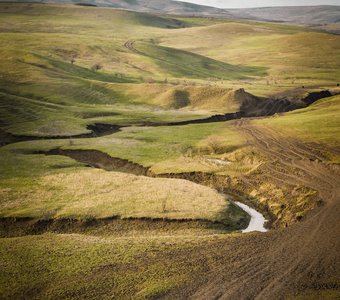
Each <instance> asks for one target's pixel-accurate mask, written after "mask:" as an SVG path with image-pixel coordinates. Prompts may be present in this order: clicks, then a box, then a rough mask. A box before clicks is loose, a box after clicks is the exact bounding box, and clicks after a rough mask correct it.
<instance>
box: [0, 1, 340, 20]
mask: <svg viewBox="0 0 340 300" xmlns="http://www.w3.org/2000/svg"><path fill="white" fill-rule="evenodd" d="M0 2H38V3H64V4H78V5H84V6H100V7H113V8H123V9H129V10H135V11H139V12H149V13H157V14H172V15H183V16H184V15H185V16H203V17H219V18H231V19H248V20H259V21H271V22H285V23H296V24H309V25H324V24H334V23H340V6H328V5H321V6H293V7H292V6H284V7H263V8H249V9H248V8H246V9H220V8H216V7H210V6H204V5H197V4H192V3H187V2H181V1H173V0H19V1H15V0H0Z"/></svg>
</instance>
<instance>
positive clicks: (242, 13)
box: [229, 5, 340, 25]
mask: <svg viewBox="0 0 340 300" xmlns="http://www.w3.org/2000/svg"><path fill="white" fill-rule="evenodd" d="M229 12H230V13H231V14H232V15H233V16H234V17H236V18H239V19H251V20H261V21H274V22H286V23H297V24H311V25H319V24H330V23H340V6H328V5H322V6H293V7H291V6H285V7H261V8H249V9H247V8H246V9H233V10H229Z"/></svg>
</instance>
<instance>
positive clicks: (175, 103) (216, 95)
mask: <svg viewBox="0 0 340 300" xmlns="http://www.w3.org/2000/svg"><path fill="white" fill-rule="evenodd" d="M107 87H109V88H112V89H114V90H116V91H119V92H120V93H121V94H123V95H124V96H126V97H127V98H129V99H133V100H134V101H136V102H141V103H149V104H152V105H157V106H162V107H165V108H175V109H180V108H182V109H183V108H185V109H186V110H188V109H189V110H191V109H194V110H197V109H199V110H208V111H216V112H225V113H226V112H235V111H237V110H238V109H239V104H240V101H239V100H240V99H238V98H237V95H236V94H235V90H234V89H230V88H223V87H220V86H209V85H205V86H199V85H191V84H190V83H189V82H188V85H183V84H180V85H171V84H158V83H154V84H148V83H146V84H110V85H107Z"/></svg>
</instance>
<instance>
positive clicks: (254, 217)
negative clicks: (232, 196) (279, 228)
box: [234, 201, 268, 233]
mask: <svg viewBox="0 0 340 300" xmlns="http://www.w3.org/2000/svg"><path fill="white" fill-rule="evenodd" d="M234 204H236V205H237V206H238V207H240V208H241V209H243V210H244V211H245V212H246V213H247V214H249V215H250V218H251V219H250V222H249V225H248V227H247V228H246V229H244V230H242V233H246V232H252V231H259V232H266V231H268V230H267V229H266V228H265V227H264V224H265V223H266V222H267V220H266V219H265V217H264V216H263V215H262V214H261V213H259V212H258V211H256V210H255V209H253V208H251V207H249V206H248V205H246V204H244V203H241V202H237V201H234Z"/></svg>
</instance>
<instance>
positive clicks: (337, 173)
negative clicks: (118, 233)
mask: <svg viewBox="0 0 340 300" xmlns="http://www.w3.org/2000/svg"><path fill="white" fill-rule="evenodd" d="M235 125H236V127H237V128H238V130H240V131H241V132H242V133H243V134H244V135H245V136H246V137H247V139H248V143H249V144H250V145H252V146H255V147H256V148H258V149H259V150H261V151H262V152H263V153H264V154H265V155H266V156H267V158H268V163H267V164H266V165H265V166H264V169H263V170H264V171H265V172H264V173H265V176H268V177H275V178H277V180H279V181H288V182H289V183H290V184H292V185H298V184H303V185H306V186H309V187H311V188H313V189H315V190H317V191H318V192H319V194H320V197H321V199H322V200H323V202H324V205H323V206H322V207H319V208H317V209H315V210H314V211H313V212H311V213H310V214H309V216H308V217H307V218H306V220H304V221H303V222H300V223H297V224H295V225H293V226H290V227H288V228H285V229H279V230H272V231H270V232H267V233H263V234H251V235H245V236H240V237H237V238H235V239H230V240H227V241H226V242H224V243H223V244H222V243H220V244H219V245H216V247H217V248H216V249H212V251H216V256H215V259H218V260H219V261H220V265H221V267H219V268H218V269H213V270H210V273H208V274H209V275H208V277H207V278H205V279H204V281H203V280H202V279H199V278H197V283H196V284H195V286H191V287H188V286H187V287H183V288H181V289H179V290H177V291H176V292H174V293H171V294H169V295H167V296H166V297H165V298H173V297H178V298H192V299H283V298H285V297H286V296H287V295H288V296H293V297H294V296H296V295H303V296H304V297H305V299H311V298H310V294H308V292H313V293H314V295H315V293H316V295H317V296H318V298H316V299H327V298H328V297H329V296H330V295H331V293H333V296H334V295H337V296H339V295H340V286H339V278H340V257H339V254H340V240H339V233H340V223H339V216H340V202H339V200H340V199H339V192H340V170H339V167H337V166H332V165H330V164H327V163H326V162H322V161H320V160H321V157H320V156H319V155H318V154H317V153H312V149H310V148H309V147H308V146H306V145H303V144H300V143H298V142H292V141H289V140H287V139H284V138H283V137H282V136H281V135H280V133H278V132H274V131H270V130H269V129H261V130H260V129H259V128H257V127H254V126H253V125H252V124H251V121H250V120H239V121H237V122H235ZM249 184H251V182H250V183H249ZM223 251H224V254H223ZM337 296H335V297H337ZM332 299H333V298H332ZM334 299H335V298H334Z"/></svg>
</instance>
